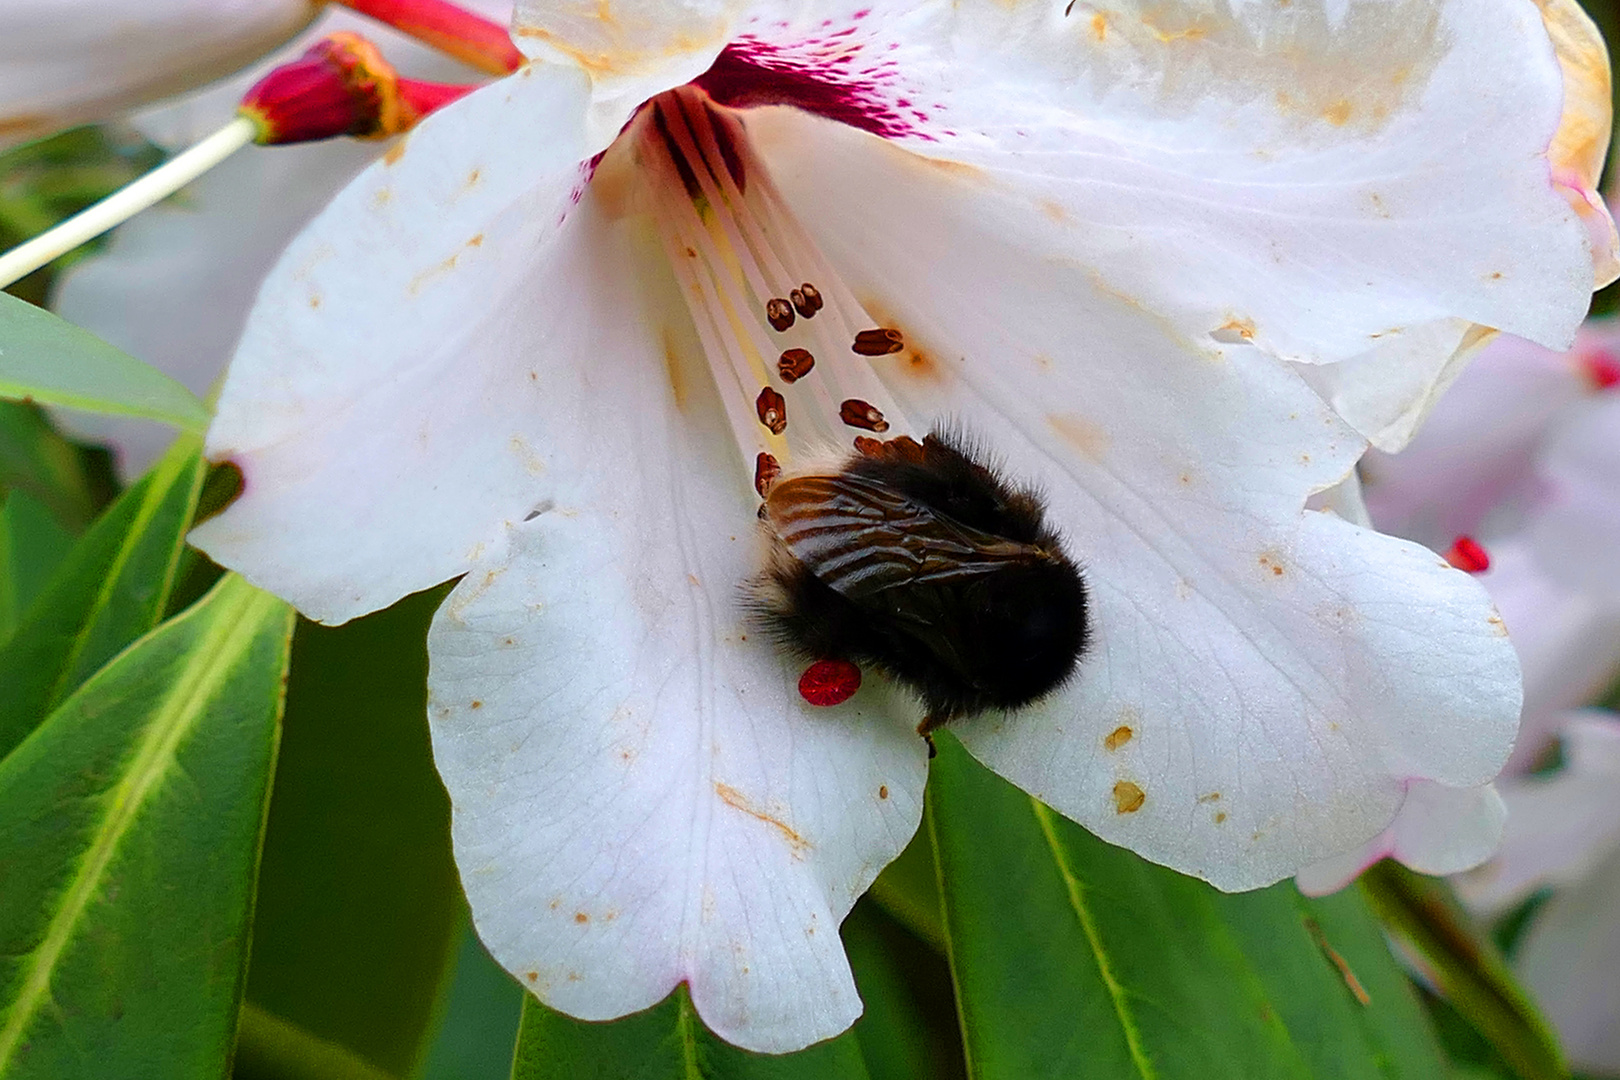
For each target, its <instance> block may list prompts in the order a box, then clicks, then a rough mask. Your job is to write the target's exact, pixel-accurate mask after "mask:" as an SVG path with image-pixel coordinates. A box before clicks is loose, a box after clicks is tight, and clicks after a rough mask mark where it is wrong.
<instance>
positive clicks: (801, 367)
mask: <svg viewBox="0 0 1620 1080" xmlns="http://www.w3.org/2000/svg"><path fill="white" fill-rule="evenodd" d="M815 366H816V358H815V357H813V356H811V355H810V353H809V352H808V351H807V350H805V349H789V350H787V351H786V352H784V353H783V354H782V355H781V357H780V358H779V359H778V360H777V361H776V373H777V374H778V375H780V376H782V381H783V382H786V383H796V382H798V381H799V380H800V379H802V378H804V377H805V376H806V375H808V374H810V369H811V368H813V367H815Z"/></svg>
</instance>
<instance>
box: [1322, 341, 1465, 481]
mask: <svg viewBox="0 0 1620 1080" xmlns="http://www.w3.org/2000/svg"><path fill="white" fill-rule="evenodd" d="M1492 336H1493V335H1492V334H1491V333H1490V332H1489V331H1486V330H1484V329H1483V328H1481V327H1479V326H1477V325H1475V324H1474V323H1470V322H1468V321H1466V320H1464V319H1440V320H1437V321H1435V322H1432V323H1427V324H1424V325H1422V326H1414V327H1412V328H1411V329H1410V330H1408V331H1406V332H1405V333H1403V334H1397V335H1395V336H1394V337H1393V338H1391V339H1389V340H1388V341H1387V342H1385V343H1383V344H1380V345H1379V346H1378V347H1376V348H1373V349H1370V350H1368V351H1367V352H1364V353H1362V354H1361V355H1360V356H1352V357H1351V358H1350V359H1348V360H1342V361H1340V362H1339V363H1337V364H1301V365H1300V366H1299V373H1300V375H1301V376H1303V377H1304V379H1305V381H1306V382H1308V383H1310V384H1311V385H1312V386H1314V387H1316V391H1317V393H1319V394H1321V395H1322V397H1323V398H1324V399H1326V401H1327V402H1328V404H1330V405H1332V406H1333V408H1334V410H1335V411H1336V412H1337V413H1338V414H1339V415H1340V416H1342V417H1344V419H1345V422H1346V423H1348V424H1349V425H1350V426H1351V427H1353V428H1355V429H1356V430H1357V431H1359V432H1361V433H1362V434H1363V435H1365V436H1366V437H1367V440H1368V441H1369V442H1371V443H1372V444H1373V445H1374V446H1376V447H1377V448H1378V449H1380V450H1384V451H1387V452H1389V453H1394V452H1395V451H1397V450H1400V449H1401V448H1402V447H1404V446H1405V445H1406V444H1407V443H1409V442H1411V441H1412V437H1413V436H1414V435H1416V434H1417V430H1418V427H1419V426H1420V425H1421V424H1422V423H1423V421H1424V420H1425V419H1426V418H1427V417H1428V415H1429V413H1430V411H1431V410H1432V409H1433V408H1434V407H1435V404H1436V403H1437V402H1438V401H1439V400H1440V397H1441V395H1442V394H1444V393H1445V392H1446V389H1447V388H1448V387H1449V386H1451V384H1452V383H1453V382H1454V381H1455V380H1456V379H1457V377H1458V376H1459V375H1461V374H1462V373H1463V368H1464V367H1466V366H1467V364H1468V361H1470V360H1471V359H1473V357H1474V355H1475V353H1476V352H1477V351H1478V350H1479V349H1480V348H1481V347H1483V346H1484V345H1485V344H1486V343H1487V342H1489V341H1490V340H1491V338H1492Z"/></svg>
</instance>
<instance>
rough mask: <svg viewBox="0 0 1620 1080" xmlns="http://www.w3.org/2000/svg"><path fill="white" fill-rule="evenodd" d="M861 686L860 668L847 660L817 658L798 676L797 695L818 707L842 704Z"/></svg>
mask: <svg viewBox="0 0 1620 1080" xmlns="http://www.w3.org/2000/svg"><path fill="white" fill-rule="evenodd" d="M860 688H861V669H860V668H858V667H856V666H855V665H854V664H852V663H850V662H849V661H848V660H817V661H816V662H815V663H813V664H811V665H810V666H809V667H807V668H805V669H804V674H803V675H800V676H799V696H800V697H802V698H804V700H806V701H808V702H809V703H810V704H812V705H815V706H816V707H818V708H825V707H827V706H829V705H842V704H843V703H844V702H846V701H848V700H849V699H850V698H852V697H854V696H855V691H857V690H859V689H860Z"/></svg>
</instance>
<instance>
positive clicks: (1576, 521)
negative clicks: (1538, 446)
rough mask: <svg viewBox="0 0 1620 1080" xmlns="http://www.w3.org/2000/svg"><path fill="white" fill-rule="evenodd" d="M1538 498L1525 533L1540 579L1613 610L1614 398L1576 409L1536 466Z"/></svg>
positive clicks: (1619, 452)
mask: <svg viewBox="0 0 1620 1080" xmlns="http://www.w3.org/2000/svg"><path fill="white" fill-rule="evenodd" d="M1537 473H1538V475H1539V478H1540V479H1541V480H1542V482H1543V484H1544V485H1545V489H1546V490H1545V495H1544V498H1543V500H1542V502H1541V504H1540V506H1539V507H1538V512H1537V513H1536V515H1535V517H1534V519H1533V520H1532V521H1531V523H1530V526H1529V538H1530V543H1531V544H1532V545H1533V546H1534V547H1535V551H1536V556H1537V560H1538V561H1539V562H1540V563H1541V565H1542V566H1543V567H1545V569H1546V572H1547V574H1548V575H1549V576H1550V577H1553V578H1554V579H1556V580H1557V581H1559V582H1561V583H1562V584H1564V585H1565V586H1567V587H1568V588H1571V589H1574V590H1578V591H1580V592H1583V593H1585V594H1587V595H1589V596H1591V597H1593V598H1594V599H1596V600H1599V601H1600V602H1603V603H1606V604H1608V605H1610V606H1614V607H1620V395H1616V394H1612V393H1610V394H1605V395H1603V396H1602V398H1601V399H1598V400H1594V401H1591V402H1586V403H1583V405H1582V406H1581V407H1579V408H1578V409H1574V410H1571V413H1570V415H1569V416H1568V418H1567V419H1566V420H1565V422H1564V423H1563V424H1561V425H1560V426H1559V428H1558V430H1556V431H1555V432H1553V433H1552V434H1551V436H1550V437H1549V438H1548V439H1547V441H1546V444H1545V446H1544V447H1543V449H1542V452H1541V454H1540V457H1539V460H1538V462H1537Z"/></svg>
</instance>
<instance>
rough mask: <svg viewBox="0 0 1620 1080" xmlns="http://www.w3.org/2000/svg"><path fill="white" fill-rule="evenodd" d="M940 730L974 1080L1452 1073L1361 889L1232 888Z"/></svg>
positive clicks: (954, 942) (950, 897)
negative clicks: (1137, 851) (1088, 825)
mask: <svg viewBox="0 0 1620 1080" xmlns="http://www.w3.org/2000/svg"><path fill="white" fill-rule="evenodd" d="M936 741H937V744H938V747H939V756H938V757H937V758H936V759H935V760H934V764H933V773H932V776H931V779H930V787H929V800H928V805H927V808H926V821H927V823H928V827H929V829H930V830H931V835H932V836H933V838H934V844H935V849H936V852H937V855H938V860H939V867H940V876H941V891H942V895H943V901H944V909H945V910H944V921H945V928H946V936H947V944H948V945H949V949H950V962H951V970H952V974H953V976H954V978H955V981H956V988H957V999H958V1002H959V1003H960V1007H961V1012H962V1029H963V1038H964V1042H965V1045H966V1050H967V1060H968V1064H969V1075H970V1076H972V1077H974V1078H975V1080H979V1078H984V1080H997V1078H1002V1077H1006V1078H1016V1080H1025V1078H1028V1077H1046V1076H1096V1077H1108V1078H1113V1077H1133V1078H1140V1080H1175V1078H1181V1077H1197V1078H1199V1080H1212V1078H1222V1077H1232V1078H1234V1080H1238V1078H1241V1080H1257V1078H1263V1077H1301V1078H1305V1077H1344V1078H1359V1077H1366V1078H1373V1077H1378V1078H1390V1077H1411V1078H1415V1080H1416V1078H1421V1080H1429V1078H1431V1077H1436V1076H1441V1075H1444V1072H1445V1067H1444V1064H1443V1060H1442V1058H1441V1055H1440V1051H1439V1048H1438V1045H1437V1044H1436V1042H1435V1040H1434V1038H1433V1034H1432V1032H1431V1031H1430V1030H1429V1029H1428V1027H1427V1025H1426V1024H1425V1022H1424V1019H1423V1015H1422V1013H1421V1011H1420V1009H1419V1007H1418V1004H1417V1002H1416V1000H1415V999H1414V997H1413V994H1412V992H1411V989H1410V988H1409V986H1408V985H1407V983H1406V980H1405V978H1404V976H1403V975H1402V974H1401V972H1400V971H1399V969H1398V968H1397V967H1396V966H1395V963H1394V961H1393V959H1392V957H1391V956H1390V954H1389V951H1388V949H1387V948H1386V947H1385V945H1384V941H1383V938H1382V935H1381V933H1380V930H1379V928H1378V926H1377V924H1376V923H1375V922H1374V921H1373V919H1372V918H1371V916H1370V915H1369V913H1368V912H1367V911H1366V910H1365V908H1364V907H1363V906H1362V905H1361V903H1360V902H1359V900H1358V899H1357V897H1356V895H1355V893H1354V892H1348V893H1341V894H1340V895H1339V896H1336V897H1332V898H1330V899H1328V900H1325V901H1312V900H1306V899H1305V898H1303V897H1302V896H1300V895H1299V893H1298V891H1297V890H1296V889H1294V887H1293V885H1292V884H1290V883H1283V884H1280V885H1276V886H1273V887H1272V888H1269V889H1264V890H1261V891H1258V892H1252V893H1244V894H1239V895H1229V894H1224V893H1220V892H1218V891H1216V890H1215V889H1213V888H1211V887H1209V886H1208V885H1205V884H1203V883H1202V882H1199V881H1196V880H1194V879H1192V878H1189V877H1185V876H1183V875H1181V874H1177V873H1175V872H1174V871H1171V870H1167V869H1165V868H1164V867H1160V866H1154V865H1152V864H1150V863H1148V862H1146V861H1145V860H1143V859H1141V858H1139V857H1138V856H1136V855H1134V854H1132V853H1131V852H1129V851H1126V850H1125V849H1123V848H1118V847H1114V846H1112V845H1109V844H1106V843H1104V842H1103V841H1101V840H1098V839H1097V838H1096V837H1094V836H1092V835H1091V834H1090V833H1088V832H1086V831H1085V830H1084V829H1082V828H1081V827H1080V826H1078V825H1076V824H1074V823H1073V822H1071V821H1068V820H1067V819H1065V818H1063V817H1061V816H1059V815H1058V814H1057V813H1055V812H1054V811H1052V810H1050V809H1048V808H1047V807H1046V806H1044V805H1042V804H1041V803H1039V802H1037V801H1036V800H1034V799H1032V798H1030V797H1029V796H1028V795H1026V794H1024V793H1023V792H1021V791H1019V790H1018V789H1017V788H1015V787H1013V786H1012V785H1011V784H1008V783H1007V782H1006V781H1004V780H1002V779H1000V778H999V777H997V776H995V775H994V774H993V773H991V772H990V771H989V770H988V769H985V768H984V767H983V766H981V765H979V764H978V763H977V762H976V761H974V760H973V759H972V758H970V757H969V756H968V754H967V752H966V751H965V750H963V749H962V747H961V744H960V743H958V742H957V741H956V740H955V738H953V737H951V736H949V735H944V736H941V737H938V738H937V740H936Z"/></svg>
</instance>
